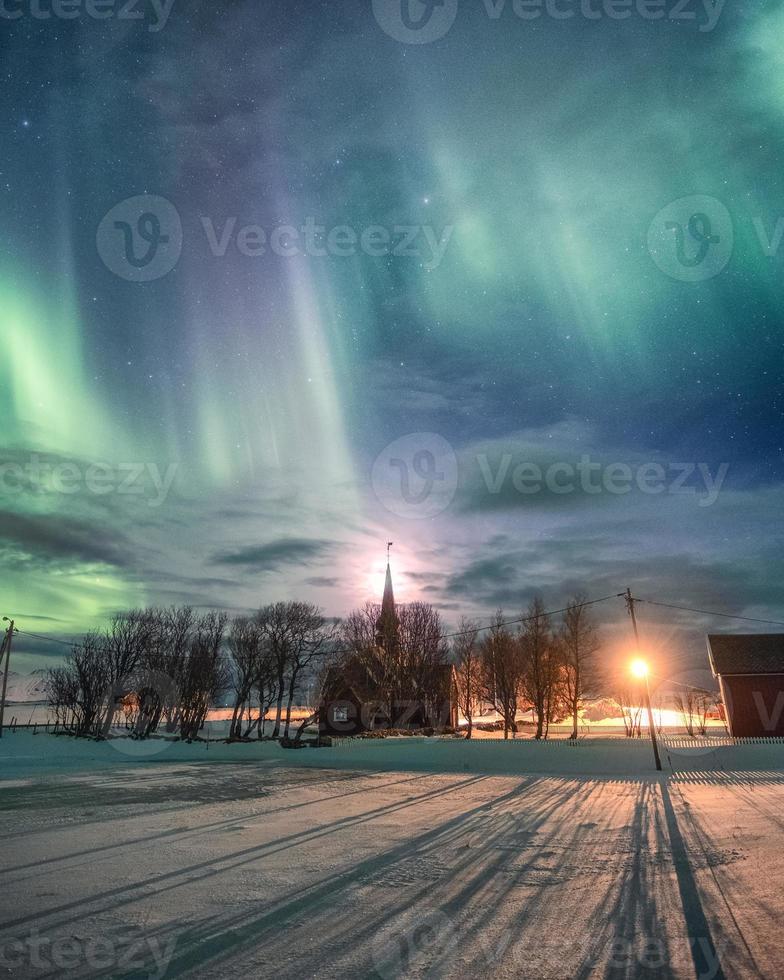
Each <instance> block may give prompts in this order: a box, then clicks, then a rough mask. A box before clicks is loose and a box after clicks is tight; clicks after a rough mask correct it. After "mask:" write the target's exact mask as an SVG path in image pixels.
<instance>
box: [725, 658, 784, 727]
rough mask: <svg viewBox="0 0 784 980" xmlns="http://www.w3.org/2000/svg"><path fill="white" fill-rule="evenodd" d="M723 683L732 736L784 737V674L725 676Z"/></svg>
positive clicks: (728, 724) (728, 722)
mask: <svg viewBox="0 0 784 980" xmlns="http://www.w3.org/2000/svg"><path fill="white" fill-rule="evenodd" d="M719 684H720V687H721V693H722V698H723V701H724V705H725V707H726V711H727V726H728V728H729V730H730V734H732V735H734V736H735V738H753V737H762V736H779V737H781V736H784V674H725V675H723V676H721V677H719Z"/></svg>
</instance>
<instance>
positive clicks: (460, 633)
mask: <svg viewBox="0 0 784 980" xmlns="http://www.w3.org/2000/svg"><path fill="white" fill-rule="evenodd" d="M619 595H623V593H622V592H614V593H613V594H612V595H606V596H602V597H601V598H600V599H586V600H585V602H580V603H578V605H580V606H594V605H596V603H598V602H607V600H608V599H617V598H618V596H619ZM569 608H570V606H562V607H561V608H560V609H549V610H547V611H546V612H542V613H537V614H535V615H533V616H520V617H518V618H517V619H508V620H505V621H504V622H501V623H488V625H487V626H476V627H471V628H469V629H464V630H455V632H454V633H444V635H443V639H445V640H450V639H453V638H454V637H456V636H467V635H468V634H469V633H481V632H483V631H484V630H492V629H502V628H504V627H506V626H517V625H519V624H521V623H530V622H531V621H532V620H534V619H538V618H540V617H543V616H558V615H559V614H560V613H564V612H566V611H567V610H568V609H569ZM16 632H17V633H19V634H21V635H23V636H32V637H35V639H37V640H47V641H49V642H50V643H59V644H61V645H62V646H65V647H71V648H73V647H76V646H79V641H78V640H71V641H67V640H58V639H57V638H56V637H54V636H44V635H43V634H42V633H31V632H30V631H29V630H22V629H19V628H17V630H16ZM330 652H332V653H338V654H339V653H353V652H354V649H353V647H346V648H345V649H337V650H332V651H330Z"/></svg>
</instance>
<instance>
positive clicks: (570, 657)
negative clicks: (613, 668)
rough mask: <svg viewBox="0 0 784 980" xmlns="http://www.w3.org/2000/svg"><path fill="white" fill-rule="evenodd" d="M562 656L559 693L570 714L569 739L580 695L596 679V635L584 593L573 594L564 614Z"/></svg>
mask: <svg viewBox="0 0 784 980" xmlns="http://www.w3.org/2000/svg"><path fill="white" fill-rule="evenodd" d="M559 639H560V650H561V655H562V658H563V668H564V669H563V672H562V679H563V696H564V700H565V703H566V706H567V709H568V711H569V713H570V714H571V717H572V734H571V738H573V739H575V738H577V724H578V716H579V712H580V708H581V707H582V703H583V698H584V697H585V693H586V691H588V690H589V689H590V688H591V687H592V685H593V684H594V683H595V680H596V664H595V656H596V651H597V650H598V649H599V637H598V632H597V629H596V626H595V625H594V623H593V621H592V620H591V616H590V612H589V610H588V607H587V606H586V605H585V596H583V595H576V596H575V597H574V598H573V599H572V600H571V602H570V603H569V605H568V607H567V609H566V613H565V614H564V620H563V626H562V628H561V632H560V637H559Z"/></svg>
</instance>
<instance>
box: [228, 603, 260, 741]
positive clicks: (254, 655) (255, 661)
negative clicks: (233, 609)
mask: <svg viewBox="0 0 784 980" xmlns="http://www.w3.org/2000/svg"><path fill="white" fill-rule="evenodd" d="M260 644H261V631H260V629H259V625H258V623H257V622H256V620H254V619H249V618H248V617H247V616H238V617H237V618H236V619H235V620H234V621H233V622H232V624H231V629H230V631H229V636H228V647H229V652H230V654H231V659H232V664H233V667H234V671H233V678H232V686H233V689H234V711H233V713H232V716H231V722H230V724H229V738H239V737H240V735H241V734H242V716H243V712H244V711H245V708H246V705H247V706H248V707H249V705H248V702H249V701H250V697H251V694H252V692H253V688H254V686H255V685H256V682H257V674H258V665H259V647H260Z"/></svg>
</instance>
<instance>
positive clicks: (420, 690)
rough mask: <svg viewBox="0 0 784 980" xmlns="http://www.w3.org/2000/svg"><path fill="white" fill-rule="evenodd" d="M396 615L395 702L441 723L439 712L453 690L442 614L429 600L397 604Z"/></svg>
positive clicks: (432, 723) (429, 722)
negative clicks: (450, 685)
mask: <svg viewBox="0 0 784 980" xmlns="http://www.w3.org/2000/svg"><path fill="white" fill-rule="evenodd" d="M397 618H398V639H397V643H396V644H393V645H392V646H393V649H392V651H391V654H392V663H393V668H394V669H393V676H394V685H393V699H394V702H395V705H394V706H395V708H396V710H397V711H400V709H401V708H404V709H405V710H406V711H407V713H408V715H409V717H416V716H419V718H421V720H422V723H423V724H425V725H430V726H432V727H442V726H443V724H444V722H445V719H443V718H442V717H440V715H439V712H440V710H441V707H442V705H443V704H444V703H445V702H446V701H447V700H448V697H449V693H450V692H449V691H448V690H447V689H446V688H447V685H448V683H449V673H448V672H447V671H445V670H444V668H445V667H446V666H447V646H446V641H445V639H444V629H443V625H442V623H441V616H440V615H439V613H438V611H437V610H436V609H435V608H434V607H433V606H431V605H430V603H427V602H411V603H408V604H407V605H404V606H400V607H398V609H397ZM401 717H402V716H401Z"/></svg>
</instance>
